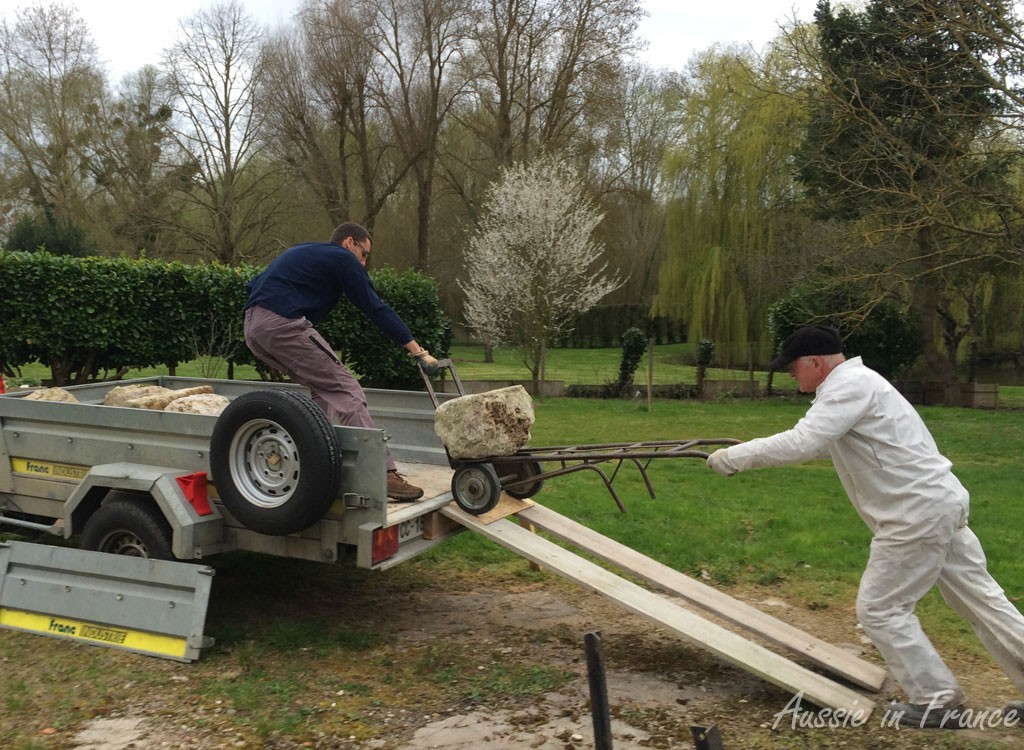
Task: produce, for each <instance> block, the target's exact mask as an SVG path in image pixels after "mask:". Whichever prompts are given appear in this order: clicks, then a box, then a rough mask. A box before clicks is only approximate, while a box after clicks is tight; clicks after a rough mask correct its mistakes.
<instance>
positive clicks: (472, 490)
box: [452, 462, 501, 516]
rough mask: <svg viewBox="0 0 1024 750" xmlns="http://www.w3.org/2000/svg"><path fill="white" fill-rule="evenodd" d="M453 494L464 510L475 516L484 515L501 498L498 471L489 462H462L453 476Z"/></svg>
mask: <svg viewBox="0 0 1024 750" xmlns="http://www.w3.org/2000/svg"><path fill="white" fill-rule="evenodd" d="M452 495H453V496H454V497H455V502H456V504H457V505H458V506H459V507H460V508H462V510H464V511H466V512H467V513H469V514H470V515H473V516H479V515H482V514H484V513H486V512H487V511H489V510H491V509H492V508H494V506H495V505H497V504H498V500H499V499H501V482H500V481H498V473H497V472H496V471H495V470H494V467H493V466H491V465H490V464H489V463H485V462H474V463H466V464H462V465H460V466H459V467H458V468H456V469H455V474H454V476H452Z"/></svg>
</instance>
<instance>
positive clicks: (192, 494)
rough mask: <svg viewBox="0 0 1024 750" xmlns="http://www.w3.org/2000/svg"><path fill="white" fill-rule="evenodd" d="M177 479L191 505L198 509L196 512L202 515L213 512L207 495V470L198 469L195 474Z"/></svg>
mask: <svg viewBox="0 0 1024 750" xmlns="http://www.w3.org/2000/svg"><path fill="white" fill-rule="evenodd" d="M177 480H178V485H179V486H180V487H181V492H182V494H183V495H185V499H186V500H188V502H189V505H191V506H192V507H193V508H195V509H196V513H198V514H199V515H201V516H208V515H210V514H211V513H213V508H211V507H210V499H209V498H208V497H207V496H206V472H205V471H197V472H196V473H195V474H189V475H188V476H184V477H178V478H177Z"/></svg>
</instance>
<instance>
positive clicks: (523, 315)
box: [459, 159, 622, 392]
mask: <svg viewBox="0 0 1024 750" xmlns="http://www.w3.org/2000/svg"><path fill="white" fill-rule="evenodd" d="M601 218H602V216H601V214H600V213H599V212H598V211H597V209H596V208H595V207H594V205H593V204H592V203H591V201H590V200H589V199H588V198H587V196H586V194H585V192H584V189H583V183H582V182H581V181H580V179H579V177H578V176H577V175H576V173H575V172H574V171H573V170H572V169H571V168H570V167H569V166H568V165H567V164H565V163H564V162H561V161H557V160H554V159H543V160H540V161H537V162H534V163H531V164H516V165H513V166H511V167H508V168H506V169H505V170H503V172H502V174H501V176H500V177H499V179H498V180H497V181H496V182H495V183H494V185H492V186H491V188H490V189H489V191H488V193H487V196H486V198H485V203H484V210H483V214H482V219H481V221H480V224H479V226H478V228H477V231H476V232H475V234H474V235H473V236H472V238H471V239H470V242H469V246H468V250H467V254H466V270H467V279H466V281H465V282H459V286H460V287H461V288H462V290H463V292H465V294H466V306H465V315H466V321H467V323H468V324H469V326H470V327H471V328H472V329H473V330H474V331H475V332H476V335H477V336H478V337H479V338H480V339H481V340H482V341H483V342H484V343H486V344H491V345H498V344H510V345H513V346H516V347H518V348H519V349H520V351H521V352H522V354H523V362H524V363H525V364H526V366H527V368H529V370H530V373H531V376H532V380H533V385H534V389H535V392H539V388H540V386H541V384H542V383H543V381H544V363H545V359H546V357H547V349H548V346H549V344H551V342H552V341H554V340H555V339H556V338H558V337H559V336H560V335H562V334H565V333H567V332H568V331H571V330H572V327H573V325H574V324H575V322H576V320H577V319H578V318H579V316H580V315H582V314H583V313H585V312H587V311H588V310H590V309H591V308H592V307H594V306H595V305H596V304H597V303H598V302H599V301H600V300H601V298H603V297H604V296H605V295H607V294H608V293H609V292H611V291H613V290H614V289H616V288H618V287H619V286H620V285H621V284H622V280H621V279H619V278H616V277H615V276H613V275H610V274H608V273H607V264H606V263H603V262H602V261H601V255H602V252H603V248H601V247H600V245H598V243H597V242H595V240H594V238H593V234H594V230H595V229H596V228H597V225H598V224H599V223H600V221H601Z"/></svg>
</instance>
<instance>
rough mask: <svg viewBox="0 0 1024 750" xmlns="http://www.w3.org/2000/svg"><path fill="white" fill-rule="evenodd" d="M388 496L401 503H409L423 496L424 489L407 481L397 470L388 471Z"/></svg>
mask: <svg viewBox="0 0 1024 750" xmlns="http://www.w3.org/2000/svg"><path fill="white" fill-rule="evenodd" d="M388 497H390V498H391V499H392V500H397V501H398V502H400V503H408V502H412V501H413V500H419V499H420V498H421V497H423V490H422V489H420V488H419V487H416V486H415V485H412V484H409V483H408V482H407V481H405V477H403V476H402V475H401V474H399V473H398V472H397V471H389V472H388Z"/></svg>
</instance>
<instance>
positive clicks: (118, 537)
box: [78, 500, 174, 560]
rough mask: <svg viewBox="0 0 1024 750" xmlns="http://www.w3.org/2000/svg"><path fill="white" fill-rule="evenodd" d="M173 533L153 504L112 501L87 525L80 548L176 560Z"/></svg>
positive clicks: (114, 553) (97, 510)
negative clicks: (172, 544)
mask: <svg viewBox="0 0 1024 750" xmlns="http://www.w3.org/2000/svg"><path fill="white" fill-rule="evenodd" d="M172 535H173V532H172V531H171V525H170V524H169V523H167V519H165V518H164V517H163V514H162V513H161V512H160V509H159V508H157V507H156V506H155V505H154V504H153V503H151V502H147V501H139V500H110V501H107V502H106V503H104V504H103V505H101V506H100V507H99V508H97V509H96V512H95V513H93V514H92V515H91V516H90V517H89V520H88V521H86V522H85V527H84V528H83V529H82V535H81V537H80V538H79V544H78V546H79V547H81V548H82V549H88V550H94V551H96V552H107V553H110V554H113V555H127V556H128V557H145V558H148V559H150V560H173V559H174V553H173V552H172V551H171V539H172Z"/></svg>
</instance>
